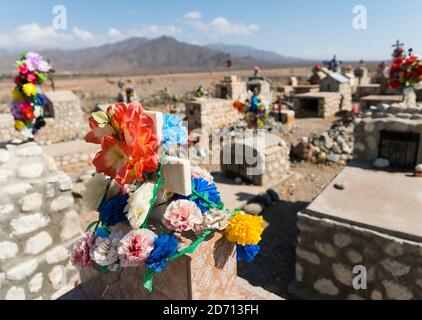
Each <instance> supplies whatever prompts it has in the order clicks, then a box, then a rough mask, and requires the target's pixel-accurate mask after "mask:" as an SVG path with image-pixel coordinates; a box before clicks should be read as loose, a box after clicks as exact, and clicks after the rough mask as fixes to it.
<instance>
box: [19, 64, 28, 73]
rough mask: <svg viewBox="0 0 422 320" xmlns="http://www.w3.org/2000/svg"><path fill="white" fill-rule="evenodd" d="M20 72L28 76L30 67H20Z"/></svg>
mask: <svg viewBox="0 0 422 320" xmlns="http://www.w3.org/2000/svg"><path fill="white" fill-rule="evenodd" d="M18 71H19V73H21V74H26V73H27V72H28V66H27V65H26V64H24V65H21V66H18Z"/></svg>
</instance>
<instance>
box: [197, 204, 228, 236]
mask: <svg viewBox="0 0 422 320" xmlns="http://www.w3.org/2000/svg"><path fill="white" fill-rule="evenodd" d="M229 218H230V217H229V215H228V214H227V212H225V211H223V210H218V209H211V210H210V211H208V212H207V214H206V215H205V216H204V222H203V223H202V229H203V230H213V229H215V230H220V231H223V230H224V229H226V228H227V226H228V225H229Z"/></svg>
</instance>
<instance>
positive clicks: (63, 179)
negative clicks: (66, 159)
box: [59, 174, 73, 192]
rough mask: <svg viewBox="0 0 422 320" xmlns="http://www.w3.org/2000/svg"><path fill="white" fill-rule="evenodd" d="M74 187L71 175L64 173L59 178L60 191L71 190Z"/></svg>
mask: <svg viewBox="0 0 422 320" xmlns="http://www.w3.org/2000/svg"><path fill="white" fill-rule="evenodd" d="M72 188H73V182H72V179H70V177H69V176H67V175H65V174H63V175H61V176H60V178H59V189H60V191H63V192H64V191H70V190H72Z"/></svg>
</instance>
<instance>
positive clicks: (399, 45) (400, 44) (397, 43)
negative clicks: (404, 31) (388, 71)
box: [392, 40, 404, 50]
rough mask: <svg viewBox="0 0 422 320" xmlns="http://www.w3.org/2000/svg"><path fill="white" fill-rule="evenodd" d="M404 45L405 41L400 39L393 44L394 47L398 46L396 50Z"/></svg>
mask: <svg viewBox="0 0 422 320" xmlns="http://www.w3.org/2000/svg"><path fill="white" fill-rule="evenodd" d="M403 46H404V43H400V40H397V42H396V43H395V44H393V45H392V47H393V48H396V50H399V49H400V48H401V47H403Z"/></svg>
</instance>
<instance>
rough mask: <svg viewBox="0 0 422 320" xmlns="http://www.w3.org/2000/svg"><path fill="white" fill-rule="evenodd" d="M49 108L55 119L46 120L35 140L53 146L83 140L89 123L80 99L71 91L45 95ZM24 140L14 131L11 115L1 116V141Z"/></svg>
mask: <svg viewBox="0 0 422 320" xmlns="http://www.w3.org/2000/svg"><path fill="white" fill-rule="evenodd" d="M45 95H46V97H47V99H48V105H49V108H52V110H54V117H50V118H46V119H45V120H46V123H47V125H46V126H45V127H44V128H42V129H41V132H40V134H39V135H38V136H37V137H36V138H35V140H36V141H37V142H39V143H42V144H51V143H57V142H63V141H69V140H73V139H78V138H82V137H83V136H84V135H85V134H86V133H87V132H88V129H89V128H88V124H87V123H88V122H87V121H86V119H85V117H84V113H83V111H82V107H81V101H80V99H79V98H78V97H77V96H76V95H75V94H74V93H73V92H71V91H54V92H46V93H45ZM14 139H19V140H23V139H24V137H23V136H22V135H21V134H20V133H19V132H17V131H16V130H15V129H14V120H13V117H12V115H11V114H10V113H7V114H1V115H0V140H1V141H12V140H14Z"/></svg>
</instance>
